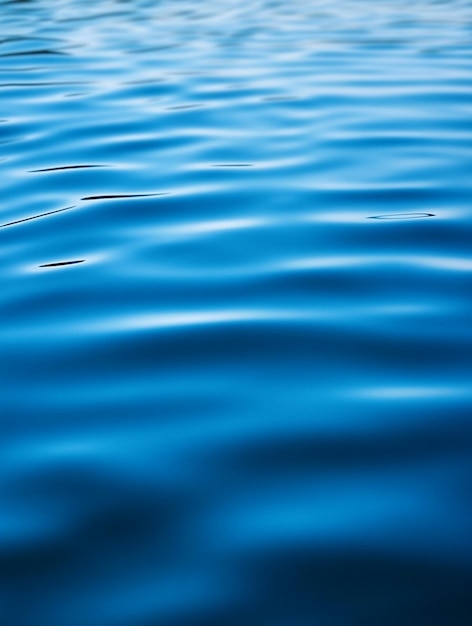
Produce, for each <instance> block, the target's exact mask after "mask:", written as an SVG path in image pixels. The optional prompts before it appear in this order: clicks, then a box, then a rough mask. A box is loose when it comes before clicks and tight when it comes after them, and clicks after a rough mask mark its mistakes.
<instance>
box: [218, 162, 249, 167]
mask: <svg viewBox="0 0 472 626" xmlns="http://www.w3.org/2000/svg"><path fill="white" fill-rule="evenodd" d="M253 166H254V164H253V163H215V165H213V166H212V167H253Z"/></svg>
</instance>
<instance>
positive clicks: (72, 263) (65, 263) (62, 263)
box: [39, 259, 85, 267]
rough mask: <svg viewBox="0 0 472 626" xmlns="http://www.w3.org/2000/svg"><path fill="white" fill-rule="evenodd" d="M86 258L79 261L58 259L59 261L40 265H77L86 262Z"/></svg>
mask: <svg viewBox="0 0 472 626" xmlns="http://www.w3.org/2000/svg"><path fill="white" fill-rule="evenodd" d="M84 261H85V259H79V260H78V261H58V262H57V263H45V264H44V265H39V267H59V266H60V265H76V264H77V263H84Z"/></svg>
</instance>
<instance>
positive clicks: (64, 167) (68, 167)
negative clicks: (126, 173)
mask: <svg viewBox="0 0 472 626" xmlns="http://www.w3.org/2000/svg"><path fill="white" fill-rule="evenodd" d="M93 167H107V166H106V165H62V166H58V167H45V168H43V169H40V170H28V173H33V172H55V171H57V170H81V169H88V168H93Z"/></svg>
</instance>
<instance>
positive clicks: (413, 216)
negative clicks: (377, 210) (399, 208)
mask: <svg viewBox="0 0 472 626" xmlns="http://www.w3.org/2000/svg"><path fill="white" fill-rule="evenodd" d="M424 217H435V215H434V213H390V214H389V215H371V216H370V217H368V218H367V219H369V220H417V219H421V218H424Z"/></svg>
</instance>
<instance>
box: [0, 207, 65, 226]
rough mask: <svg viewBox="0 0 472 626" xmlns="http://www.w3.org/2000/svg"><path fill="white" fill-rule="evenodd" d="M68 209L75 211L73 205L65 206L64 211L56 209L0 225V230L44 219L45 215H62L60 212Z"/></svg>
mask: <svg viewBox="0 0 472 626" xmlns="http://www.w3.org/2000/svg"><path fill="white" fill-rule="evenodd" d="M69 209H75V205H74V206H67V207H65V208H64V209H56V210H55V211H48V212H47V213H40V214H39V215H33V216H32V217H25V218H23V219H22V220H16V221H14V222H8V224H0V228H5V227H6V226H13V225H14V224H21V223H22V222H29V221H30V220H36V219H38V218H39V217H45V216H46V215H53V214H54V213H62V211H68V210H69Z"/></svg>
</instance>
